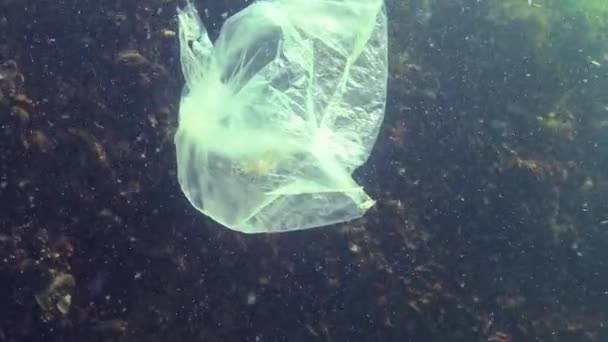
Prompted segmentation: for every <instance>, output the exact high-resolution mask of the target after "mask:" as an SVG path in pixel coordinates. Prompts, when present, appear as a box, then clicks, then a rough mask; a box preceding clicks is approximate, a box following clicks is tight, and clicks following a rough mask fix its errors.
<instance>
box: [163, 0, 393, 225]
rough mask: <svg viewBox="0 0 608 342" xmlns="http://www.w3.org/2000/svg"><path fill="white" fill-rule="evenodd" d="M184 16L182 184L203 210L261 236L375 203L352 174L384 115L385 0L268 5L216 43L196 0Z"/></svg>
mask: <svg viewBox="0 0 608 342" xmlns="http://www.w3.org/2000/svg"><path fill="white" fill-rule="evenodd" d="M178 19H179V42H180V54H181V65H182V72H183V75H184V78H185V80H186V85H185V87H184V91H183V94H182V98H181V102H180V110H179V127H178V130H177V132H176V135H175V144H176V149H177V167H178V180H179V183H180V186H181V188H182V190H183V192H184V194H185V195H186V197H187V198H188V200H189V201H190V203H191V204H192V205H193V206H194V207H195V208H196V209H198V210H199V211H201V212H202V213H204V214H205V215H207V216H209V217H210V218H212V219H213V220H215V221H217V222H219V223H221V224H222V225H224V226H226V227H228V228H230V229H234V230H237V231H241V232H245V233H262V232H282V231H291V230H299V229H307V228H312V227H318V226H325V225H330V224H334V223H338V222H344V221H348V220H351V219H355V218H358V217H360V216H362V215H363V214H364V213H365V212H366V211H367V210H368V209H369V208H370V207H371V206H373V204H374V201H373V200H372V199H371V198H370V197H369V196H368V195H367V193H366V192H365V191H364V189H363V188H362V187H361V186H360V185H358V184H357V183H356V182H355V181H354V180H353V178H352V173H353V171H354V170H355V169H356V168H357V167H359V166H361V165H362V164H363V163H365V162H366V161H367V159H368V157H369V155H370V153H371V150H372V148H373V145H374V143H375V141H376V138H377V135H378V131H379V128H380V125H381V123H382V120H383V117H384V111H385V105H386V86H387V72H388V71H387V69H388V67H387V18H386V12H385V8H384V4H383V1H382V0H261V1H257V2H255V3H253V4H251V5H249V6H248V7H247V8H245V9H244V10H242V11H240V12H238V13H236V14H234V15H233V16H232V17H230V18H228V19H227V20H226V22H225V23H224V25H223V26H222V29H221V31H220V34H219V37H218V38H217V40H216V41H215V43H212V42H211V40H210V38H209V36H208V33H207V31H206V29H205V27H204V26H203V23H202V22H201V20H200V18H199V15H198V12H197V11H196V9H195V7H194V5H193V4H191V3H190V4H188V5H187V6H186V7H185V8H183V9H178Z"/></svg>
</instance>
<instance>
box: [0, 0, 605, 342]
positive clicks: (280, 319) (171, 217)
mask: <svg viewBox="0 0 608 342" xmlns="http://www.w3.org/2000/svg"><path fill="white" fill-rule="evenodd" d="M196 4H197V6H198V7H199V9H201V12H202V9H203V8H207V15H206V17H205V18H204V21H205V23H206V24H207V26H208V27H209V28H210V31H211V35H212V36H217V33H218V32H219V28H220V27H221V23H222V22H223V20H224V19H225V17H226V16H227V15H230V14H233V13H235V12H236V11H238V10H239V9H242V8H244V7H245V6H246V3H244V2H243V1H236V0H235V1H228V0H225V1H200V2H196ZM386 4H387V9H388V11H389V23H390V41H389V44H390V57H389V58H390V79H389V103H388V106H387V111H386V118H385V122H384V125H383V128H382V131H381V133H380V137H379V139H378V143H377V145H376V147H375V150H374V152H373V154H372V157H371V158H370V160H369V162H368V163H367V164H366V165H365V166H364V167H362V168H361V169H360V170H358V172H357V179H358V180H360V181H361V183H362V184H364V185H365V187H366V189H367V190H368V191H369V193H370V194H371V195H372V197H374V198H376V199H377V200H378V203H377V205H376V207H375V208H374V209H372V210H370V212H369V213H368V214H367V215H366V216H365V217H364V218H363V219H361V220H357V221H354V222H350V223H348V224H342V225H338V226H335V227H328V228H321V229H315V230H309V231H303V232H295V233H289V234H280V235H254V236H244V235H241V234H238V233H235V232H232V231H229V230H227V229H224V228H222V227H219V226H218V225H217V224H215V223H213V222H212V221H210V220H208V219H206V218H205V217H204V216H202V215H200V214H198V213H197V212H196V211H195V210H194V209H193V208H192V207H191V206H190V204H189V203H188V202H187V200H186V199H185V197H184V196H183V195H182V194H181V192H180V190H179V186H178V184H177V181H176V175H175V172H176V171H175V155H174V153H175V152H174V146H173V143H172V134H173V132H174V130H175V128H176V123H177V122H176V118H177V111H178V107H177V106H178V100H179V97H180V93H181V88H182V85H183V78H182V76H181V71H180V67H179V59H178V50H177V49H178V45H177V41H176V38H175V36H174V34H175V30H176V21H175V8H176V5H177V3H176V2H175V1H172V0H145V1H143V0H142V1H132V0H129V1H127V0H115V1H106V0H97V1H85V0H78V1H75V0H63V1H44V0H42V1H41V0H35V1H34V0H0V63H1V67H0V290H1V292H0V342H4V341H147V342H148V341H310V340H319V341H393V340H394V341H502V342H506V341H607V340H608V328H607V324H608V274H607V270H608V267H607V265H606V263H607V262H608V252H607V248H606V246H608V196H607V194H608V97H607V90H606V89H608V80H607V76H608V43H607V42H608V39H606V38H607V37H606V35H607V33H608V4H604V3H603V2H602V1H585V0H582V1H570V0H563V1H557V0H553V1H551V0H546V1H540V0H538V1H534V2H533V3H532V4H531V5H530V4H528V2H527V1H526V0H502V1H498V0H488V1H477V0H450V1H447V0H442V1H439V0H417V1H416V0H387V2H386Z"/></svg>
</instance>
